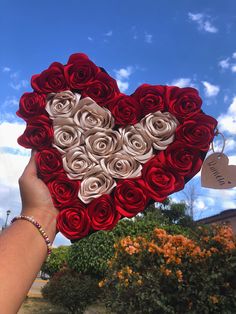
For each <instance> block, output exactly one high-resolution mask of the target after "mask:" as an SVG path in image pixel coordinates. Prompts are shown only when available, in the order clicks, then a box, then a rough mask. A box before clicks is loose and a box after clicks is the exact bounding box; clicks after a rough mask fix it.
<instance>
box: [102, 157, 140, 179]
mask: <svg viewBox="0 0 236 314" xmlns="http://www.w3.org/2000/svg"><path fill="white" fill-rule="evenodd" d="M100 165H101V167H102V169H103V170H104V171H105V172H107V173H108V174H109V175H110V176H112V177H113V178H117V179H126V178H136V177H139V176H140V175H141V171H142V166H141V164H140V163H139V162H138V161H137V160H135V159H134V158H133V157H132V156H129V155H127V154H124V153H123V154H122V153H116V154H114V155H112V156H110V157H108V158H103V159H101V161H100Z"/></svg>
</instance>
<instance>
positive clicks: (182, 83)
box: [170, 77, 194, 87]
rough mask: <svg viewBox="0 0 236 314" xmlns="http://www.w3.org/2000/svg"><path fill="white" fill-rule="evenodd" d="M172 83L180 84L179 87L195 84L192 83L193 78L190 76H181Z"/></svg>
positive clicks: (174, 84)
mask: <svg viewBox="0 0 236 314" xmlns="http://www.w3.org/2000/svg"><path fill="white" fill-rule="evenodd" d="M170 85H172V86H178V87H189V86H192V87H193V86H194V84H193V83H192V80H191V78H188V77H180V78H177V79H174V80H173V81H172V82H171V83H170Z"/></svg>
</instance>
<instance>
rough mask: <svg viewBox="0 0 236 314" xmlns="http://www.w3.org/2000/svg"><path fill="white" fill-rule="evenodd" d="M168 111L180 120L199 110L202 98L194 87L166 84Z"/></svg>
mask: <svg viewBox="0 0 236 314" xmlns="http://www.w3.org/2000/svg"><path fill="white" fill-rule="evenodd" d="M167 102H168V111H169V112H170V113H172V114H173V115H174V116H175V117H176V118H177V119H179V120H180V121H182V120H183V119H186V118H188V117H189V116H191V115H193V114H196V113H198V112H200V110H201V105H202V99H201V98H200V97H199V94H198V91H197V90H196V89H195V88H191V87H186V88H179V87H176V86H167Z"/></svg>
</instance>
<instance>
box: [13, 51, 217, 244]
mask: <svg viewBox="0 0 236 314" xmlns="http://www.w3.org/2000/svg"><path fill="white" fill-rule="evenodd" d="M31 85H32V88H33V92H29V93H25V94H23V96H22V97H21V99H20V104H19V110H18V111H17V114H18V116H19V117H21V118H22V119H24V120H25V121H26V123H27V126H26V130H25V131H24V133H23V135H21V136H20V137H19V139H18V143H19V144H20V145H22V146H24V147H26V148H31V149H35V150H37V154H36V157H35V158H36V163H37V167H38V173H39V176H40V178H42V180H43V181H44V182H45V183H46V184H47V186H48V188H49V190H50V192H51V195H52V198H53V201H54V204H55V206H56V207H57V208H58V209H59V211H60V212H59V215H58V221H57V228H58V230H59V231H61V232H62V233H63V234H64V235H65V236H66V237H67V238H69V239H71V240H77V239H80V238H82V237H84V236H86V235H88V234H89V233H91V232H93V231H95V230H110V229H112V228H113V227H114V226H115V225H116V223H117V222H118V221H119V219H121V218H123V217H129V218H131V217H133V216H135V215H137V214H138V213H139V212H141V211H143V210H144V209H145V207H146V206H147V205H148V204H149V203H150V202H152V201H158V202H162V201H163V200H164V199H166V198H167V197H168V196H169V195H170V194H172V193H174V192H177V191H179V190H181V189H183V188H184V185H185V183H186V182H187V181H188V180H190V179H191V178H192V177H193V176H194V175H195V174H196V173H197V172H198V171H199V170H200V168H201V165H202V162H203V159H204V157H205V154H206V152H207V151H208V149H209V145H210V143H211V141H212V140H213V137H214V129H215V127H216V125H217V122H216V120H215V119H214V118H212V117H210V116H207V115H205V114H204V113H203V112H202V111H201V104H202V100H201V98H200V97H199V95H198V91H197V90H196V89H194V88H179V87H176V86H161V85H149V84H143V85H141V86H140V87H138V88H137V89H136V91H135V92H134V93H133V94H132V95H130V96H128V95H125V94H123V93H121V92H120V91H119V88H118V86H117V83H116V81H115V80H114V79H113V78H112V77H110V76H109V75H108V74H107V73H106V71H105V70H104V69H103V68H100V67H98V66H96V65H95V64H94V63H93V62H92V61H91V60H90V59H89V58H88V57H87V56H86V55H85V54H82V53H78V54H73V55H72V56H70V58H69V60H68V62H67V64H66V65H62V64H61V63H58V62H54V63H52V64H51V65H50V66H49V68H48V69H47V70H45V71H43V72H42V73H41V74H37V75H34V76H33V77H32V80H31Z"/></svg>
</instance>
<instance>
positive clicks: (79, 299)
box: [42, 269, 100, 314]
mask: <svg viewBox="0 0 236 314" xmlns="http://www.w3.org/2000/svg"><path fill="white" fill-rule="evenodd" d="M99 293H100V291H99V288H98V281H97V280H96V279H95V278H93V277H91V276H89V275H84V274H79V273H77V272H75V271H72V270H69V269H63V270H61V271H60V272H58V273H56V274H55V275H54V276H53V277H52V278H51V279H50V280H49V282H48V283H47V284H46V285H45V286H44V287H43V288H42V294H43V297H44V298H46V299H48V300H49V301H50V302H51V303H52V304H55V305H60V306H62V307H63V308H65V309H66V310H68V311H69V313H73V314H80V313H84V310H85V309H86V307H87V306H89V305H91V304H92V303H94V302H95V301H96V300H97V298H98V296H99Z"/></svg>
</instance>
